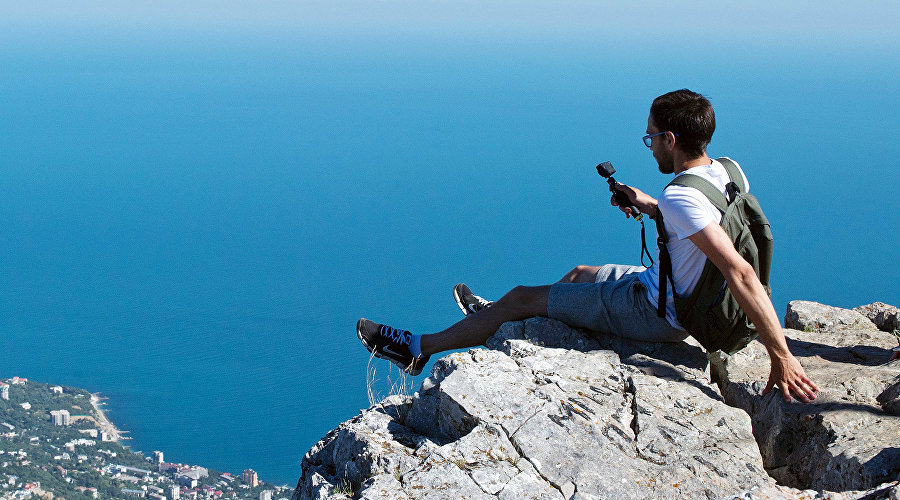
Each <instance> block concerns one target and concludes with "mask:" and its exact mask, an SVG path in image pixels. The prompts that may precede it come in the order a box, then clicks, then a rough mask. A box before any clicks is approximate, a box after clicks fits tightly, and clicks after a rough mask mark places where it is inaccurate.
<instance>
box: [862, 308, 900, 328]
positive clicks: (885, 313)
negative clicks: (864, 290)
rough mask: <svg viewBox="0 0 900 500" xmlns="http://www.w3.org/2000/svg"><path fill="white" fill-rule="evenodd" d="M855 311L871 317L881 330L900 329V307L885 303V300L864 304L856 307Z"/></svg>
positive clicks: (870, 319)
mask: <svg viewBox="0 0 900 500" xmlns="http://www.w3.org/2000/svg"><path fill="white" fill-rule="evenodd" d="M853 310H854V311H856V312H858V313H860V314H862V315H863V316H865V317H866V318H868V319H869V321H871V322H872V323H874V324H875V326H877V327H878V329H879V330H881V331H884V332H893V331H894V330H900V309H897V308H896V307H894V306H891V305H888V304H885V303H884V302H872V303H871V304H867V305H864V306H859V307H854V308H853Z"/></svg>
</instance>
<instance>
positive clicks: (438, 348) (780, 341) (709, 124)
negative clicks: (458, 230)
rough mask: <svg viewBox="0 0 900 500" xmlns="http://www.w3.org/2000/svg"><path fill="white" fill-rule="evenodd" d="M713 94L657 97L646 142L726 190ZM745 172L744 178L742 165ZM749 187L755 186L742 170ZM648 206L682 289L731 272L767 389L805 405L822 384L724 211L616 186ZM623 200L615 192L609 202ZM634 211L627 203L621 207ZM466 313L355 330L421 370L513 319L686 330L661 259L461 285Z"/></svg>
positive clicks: (686, 196)
mask: <svg viewBox="0 0 900 500" xmlns="http://www.w3.org/2000/svg"><path fill="white" fill-rule="evenodd" d="M715 126H716V125H715V113H714V112H713V108H712V105H711V104H710V103H709V101H708V100H707V99H706V98H705V97H703V96H702V95H700V94H697V93H694V92H691V91H689V90H687V89H683V90H677V91H674V92H669V93H668V94H664V95H662V96H659V97H657V98H656V99H655V100H654V101H653V104H652V105H651V107H650V116H649V117H648V119H647V135H646V136H644V143H645V144H646V146H647V147H648V148H650V150H651V151H652V152H653V157H654V158H655V159H656V162H657V164H658V165H659V171H660V172H662V173H664V174H675V175H676V176H677V175H679V174H681V173H683V172H689V173H691V174H694V175H698V176H700V177H703V178H705V179H706V180H708V181H710V182H712V183H713V184H714V185H715V186H716V187H718V188H719V190H720V191H721V192H722V193H723V194H724V193H725V190H726V188H725V186H726V184H727V183H728V179H729V178H728V174H727V172H726V171H725V168H724V167H723V166H722V164H721V163H719V162H718V161H714V160H711V159H710V158H709V157H708V156H707V154H706V147H707V145H708V144H709V142H710V140H711V139H712V135H713V132H714V131H715ZM741 175H742V176H744V174H743V172H741ZM744 179H745V181H744V185H745V186H749V183H748V182H747V181H746V176H744ZM616 189H618V190H619V191H622V192H624V193H625V194H626V195H627V196H628V198H629V199H630V200H631V202H632V204H633V205H634V206H635V207H637V208H638V209H639V210H640V211H641V212H642V213H644V214H646V215H648V216H650V217H651V218H653V217H655V216H656V215H657V214H658V213H660V212H662V213H663V214H665V219H664V220H665V228H666V233H667V235H668V244H667V248H668V250H669V253H670V255H671V260H672V274H673V277H674V281H675V282H676V283H679V296H681V295H684V296H688V295H690V293H691V292H692V291H693V288H694V285H696V283H697V281H698V280H699V278H700V273H701V271H702V269H703V265H704V263H705V262H706V259H709V260H710V262H712V263H713V264H714V265H715V266H716V267H717V268H718V269H719V270H720V271H721V272H722V274H723V275H724V276H725V279H726V281H727V282H728V286H729V289H730V290H731V293H732V294H733V295H734V296H735V297H736V299H737V301H738V303H739V304H740V305H741V308H742V309H743V311H744V313H745V314H746V315H747V317H748V318H749V319H750V321H752V322H753V324H754V325H755V326H756V328H757V331H758V332H759V337H760V340H761V341H762V342H763V344H764V345H765V347H766V350H767V351H768V353H769V358H770V360H771V368H770V372H769V380H768V383H767V384H766V388H765V390H764V391H763V394H765V393H768V392H769V391H770V390H771V389H772V388H773V387H774V386H777V387H778V388H779V389H780V390H781V392H782V393H783V396H784V398H785V400H786V401H789V400H790V397H791V396H793V397H795V398H796V399H798V400H801V401H804V402H809V401H810V400H812V399H815V397H816V392H817V391H818V390H819V388H818V387H817V386H816V384H814V383H813V382H812V381H811V380H810V379H809V378H808V377H807V376H806V373H805V372H804V370H803V367H802V366H800V363H799V362H798V361H797V359H796V358H794V356H793V355H792V354H791V352H790V350H789V349H788V346H787V342H786V341H785V338H784V334H783V333H782V331H781V324H780V323H779V321H778V317H777V315H776V314H775V309H774V307H773V306H772V302H771V301H770V300H769V297H768V295H767V294H766V292H765V289H764V288H763V286H762V284H761V283H760V281H759V278H758V277H757V276H756V273H755V272H754V270H753V267H752V266H751V265H750V264H749V263H748V262H747V261H746V260H744V258H743V257H741V255H740V254H739V253H738V252H737V251H736V250H735V248H734V245H733V243H732V241H731V239H730V238H729V237H728V235H727V234H726V233H725V231H724V230H723V229H722V228H721V227H720V226H719V222H720V221H721V213H720V212H719V211H718V210H717V209H716V208H715V206H714V205H712V203H711V202H709V200H708V199H707V198H706V197H705V196H704V195H703V194H702V193H700V192H699V191H697V190H696V189H693V188H689V187H684V186H670V187H668V188H666V189H665V190H664V191H663V193H662V195H661V196H660V199H659V200H656V199H654V198H653V197H651V196H649V195H647V194H645V193H644V192H642V191H640V190H639V189H636V188H633V187H629V186H626V185H624V184H618V185H617V186H616ZM611 202H612V204H613V205H617V204H616V202H615V199H613V200H611ZM620 209H621V210H622V211H623V212H625V213H626V216H630V215H631V210H630V209H628V208H624V207H620ZM453 292H454V297H455V298H456V301H457V304H459V306H460V308H461V309H462V310H463V313H465V314H466V317H465V318H463V320H461V321H459V322H458V323H456V324H454V325H452V326H450V327H449V328H447V329H446V330H442V331H440V332H437V333H433V334H429V335H413V334H411V333H410V332H408V331H406V330H398V329H395V328H392V327H390V326H387V325H381V324H378V323H374V322H372V321H369V320H367V319H360V320H359V322H358V323H357V335H358V336H359V339H360V340H361V341H362V343H363V345H364V346H365V347H366V348H367V349H368V350H369V351H370V352H372V353H374V354H375V356H378V357H381V358H384V359H388V360H390V361H392V362H393V363H395V364H397V365H398V366H400V367H401V368H402V369H404V370H405V371H406V372H407V373H410V374H412V375H417V374H418V373H419V372H421V370H422V367H423V366H424V365H425V363H426V362H427V361H428V359H429V357H430V356H431V355H432V354H435V353H438V352H442V351H447V350H451V349H461V348H465V347H474V346H479V345H483V344H484V342H485V341H486V340H487V339H488V337H490V336H491V335H493V334H494V332H496V331H497V329H498V328H499V327H500V325H501V324H503V323H504V322H507V321H515V320H521V319H525V318H530V317H534V316H547V317H550V318H554V319H558V320H560V321H563V322H564V323H566V324H568V325H570V326H573V327H576V328H585V329H589V330H592V331H596V332H600V333H603V334H614V335H619V336H623V337H627V338H631V339H635V340H642V341H651V342H679V341H681V340H684V338H686V337H687V335H688V334H687V332H686V331H685V330H684V328H683V327H682V326H681V325H680V324H679V323H678V321H677V319H676V317H675V305H674V299H673V297H672V293H673V292H672V291H671V287H669V290H668V291H667V294H668V296H667V302H666V304H667V306H666V317H665V318H660V317H658V315H657V308H656V306H655V304H657V300H658V295H659V263H658V261H657V263H656V264H654V265H653V266H652V267H650V268H648V269H644V268H640V267H634V266H619V265H605V266H578V267H576V268H575V269H573V270H572V271H570V272H568V273H567V274H566V275H565V276H563V278H562V279H561V280H560V281H559V282H557V283H554V284H553V285H546V286H537V287H526V286H518V287H516V288H513V289H512V290H511V291H509V293H507V294H506V295H504V296H503V297H502V298H500V300H498V301H496V302H488V301H486V300H484V299H482V298H481V297H478V296H476V295H474V294H473V293H472V292H471V291H470V290H469V289H468V287H466V286H465V285H457V286H456V287H455V288H454V290H453Z"/></svg>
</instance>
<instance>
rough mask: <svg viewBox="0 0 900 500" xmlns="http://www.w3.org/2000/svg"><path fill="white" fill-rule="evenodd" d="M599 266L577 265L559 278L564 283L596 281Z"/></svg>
mask: <svg viewBox="0 0 900 500" xmlns="http://www.w3.org/2000/svg"><path fill="white" fill-rule="evenodd" d="M599 269H600V267H599V266H575V268H574V269H572V270H571V271H569V272H568V273H566V275H565V276H563V277H562V279H561V280H559V281H560V282H562V283H588V282H592V281H594V278H596V276H597V271H598V270H599Z"/></svg>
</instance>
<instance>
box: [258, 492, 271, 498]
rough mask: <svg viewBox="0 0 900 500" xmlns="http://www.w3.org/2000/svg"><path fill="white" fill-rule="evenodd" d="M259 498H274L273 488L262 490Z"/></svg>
mask: <svg viewBox="0 0 900 500" xmlns="http://www.w3.org/2000/svg"><path fill="white" fill-rule="evenodd" d="M259 500H272V490H265V491H260V492H259Z"/></svg>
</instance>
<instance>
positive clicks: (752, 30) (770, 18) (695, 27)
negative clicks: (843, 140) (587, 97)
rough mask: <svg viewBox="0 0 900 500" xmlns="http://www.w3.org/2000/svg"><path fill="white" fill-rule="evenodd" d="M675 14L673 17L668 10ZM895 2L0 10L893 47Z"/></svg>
mask: <svg viewBox="0 0 900 500" xmlns="http://www.w3.org/2000/svg"><path fill="white" fill-rule="evenodd" d="M676 5H677V8H675V7H674V6H676ZM898 18H900V7H898V2H895V1H863V2H846V1H798V2H777V3H775V2H771V3H769V2H735V1H687V2H669V1H661V0H647V1H641V2H627V3H625V2H600V1H563V2H558V1H554V2H549V1H546V2H538V1H515V2H514V1H486V2H484V1H477V2H476V1H470V0H452V1H443V0H442V1H401V0H373V1H344V2H334V1H284V0H257V1H235V0H224V1H209V0H206V1H170V0H163V1H131V2H121V1H113V0H93V1H82V2H69V1H44V2H3V4H2V6H0V26H4V27H5V28H4V29H6V30H9V29H12V30H26V31H33V30H37V31H42V30H45V29H47V30H48V32H50V29H51V28H52V29H60V28H71V29H87V30H96V29H108V30H113V31H116V30H125V31H130V30H135V29H142V28H143V29H201V30H207V29H213V30H226V31H242V30H246V29H254V30H255V29H262V30H289V31H290V30H329V31H331V30H338V31H343V32H354V31H357V32H359V31H369V30H377V31H387V32H395V33H396V32H401V33H402V32H413V33H415V32H425V33H428V32H432V33H436V34H441V33H446V34H454V33H455V34H457V35H458V34H464V33H466V32H475V33H477V32H481V31H491V32H494V33H502V32H515V33H517V34H519V35H521V34H523V33H530V34H534V35H544V36H547V35H561V36H585V37H589V36H591V35H592V33H597V32H604V31H614V32H622V33H627V32H631V31H639V32H641V33H643V34H645V35H647V36H648V37H649V38H653V39H655V38H658V37H660V36H678V35H679V34H689V33H693V34H694V35H696V34H698V33H705V34H708V35H715V36H720V35H721V34H723V33H734V34H736V35H743V36H754V35H756V36H785V37H795V36H813V37H816V38H823V39H828V38H843V37H847V36H852V37H854V38H856V37H861V38H863V39H870V38H875V39H888V40H891V41H892V42H894V43H895V42H896V41H897V39H898V34H897V32H898V30H897V29H896V21H897V19H898Z"/></svg>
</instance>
